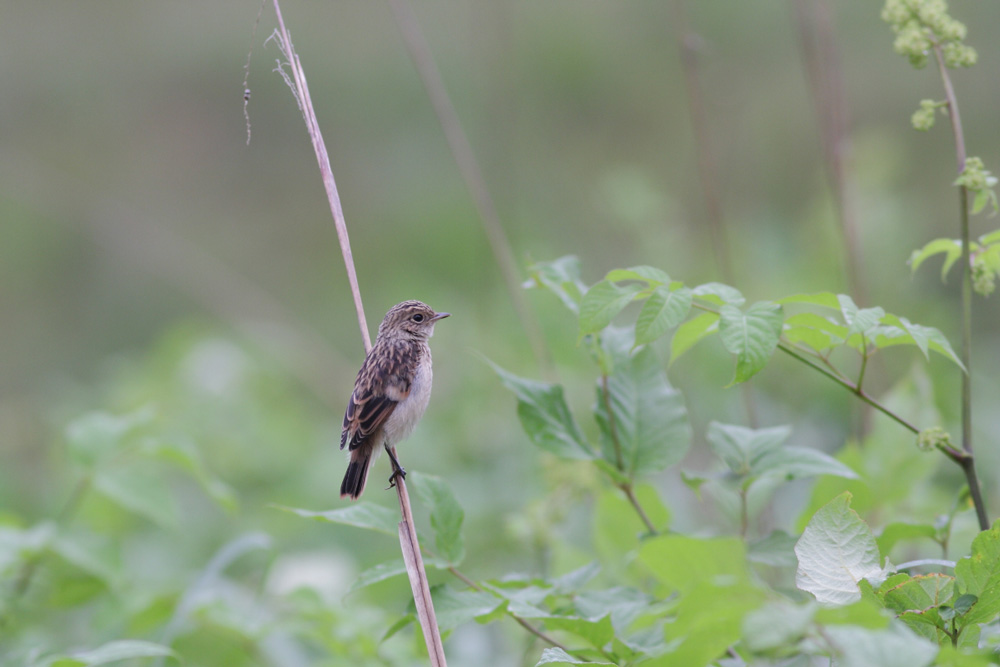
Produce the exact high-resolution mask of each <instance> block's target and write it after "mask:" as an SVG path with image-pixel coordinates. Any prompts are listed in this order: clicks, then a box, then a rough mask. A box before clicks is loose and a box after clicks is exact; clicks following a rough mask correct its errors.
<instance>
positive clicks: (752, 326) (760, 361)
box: [719, 301, 784, 385]
mask: <svg viewBox="0 0 1000 667" xmlns="http://www.w3.org/2000/svg"><path fill="white" fill-rule="evenodd" d="M719 315H720V320H719V337H720V338H721V339H722V344H723V345H724V346H725V348H726V349H727V350H729V351H730V352H732V353H733V354H735V355H736V373H735V375H734V376H733V380H732V382H730V385H733V384H739V383H740V382H745V381H747V380H749V379H750V378H751V377H753V376H754V375H756V374H757V373H758V372H759V371H760V370H761V369H762V368H764V365H765V364H766V363H767V360H768V359H770V358H771V354H773V353H774V350H775V348H776V347H777V346H778V341H779V339H780V337H781V328H782V324H783V323H784V313H783V312H782V310H781V306H779V305H777V304H774V303H770V302H766V301H761V302H758V303H755V304H753V305H752V306H750V307H749V308H748V309H747V310H746V311H745V312H743V311H741V310H740V309H738V308H736V307H734V306H729V305H725V306H722V308H721V309H720V310H719Z"/></svg>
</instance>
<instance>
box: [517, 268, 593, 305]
mask: <svg viewBox="0 0 1000 667" xmlns="http://www.w3.org/2000/svg"><path fill="white" fill-rule="evenodd" d="M529 272H530V274H531V279H530V280H529V281H528V282H527V283H525V287H544V288H546V289H548V290H549V291H550V292H552V293H553V294H555V295H556V296H557V297H559V300H560V301H562V302H563V304H564V305H565V306H566V307H567V308H569V310H570V311H572V312H574V313H578V312H579V311H580V301H581V300H582V299H583V293H584V292H586V291H587V286H586V285H585V284H584V283H583V281H582V280H581V279H580V259H579V258H578V257H575V256H573V255H566V256H565V257H560V258H559V259H554V260H552V261H551V262H539V263H537V264H534V265H532V266H531V267H530V268H529Z"/></svg>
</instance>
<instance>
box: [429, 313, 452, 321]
mask: <svg viewBox="0 0 1000 667" xmlns="http://www.w3.org/2000/svg"><path fill="white" fill-rule="evenodd" d="M446 317H451V313H435V314H434V317H432V318H431V322H437V321H438V320H443V319H444V318H446Z"/></svg>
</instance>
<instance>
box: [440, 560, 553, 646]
mask: <svg viewBox="0 0 1000 667" xmlns="http://www.w3.org/2000/svg"><path fill="white" fill-rule="evenodd" d="M448 571H449V572H451V573H452V574H453V575H455V576H456V577H457V578H458V579H460V580H461V581H462V582H463V583H464V584H465V585H466V586H468V587H469V588H474V589H475V590H477V591H480V592H488V591H486V589H484V588H483V587H482V586H480V585H479V584H477V583H476V582H475V581H473V580H472V579H470V578H469V577H467V576H465V575H464V574H463V573H462V572H461V570H459V569H458V568H456V567H454V566H449V567H448ZM507 615H508V616H510V617H511V618H512V619H514V621H516V622H517V624H518V625H520V626H521V627H522V628H524V629H525V630H527V631H528V632H530V633H531V634H533V635H535V636H536V637H538V638H539V639H541V640H542V641H543V642H545V643H547V644H550V645H552V646H555V647H556V648H561V649H562V650H564V651H566V652H567V653H569V654H571V655H572V653H573V652H572V651H571V650H570V649H568V648H566V646H565V645H563V644H561V643H559V642H558V641H556V640H555V639H553V638H552V637H549V636H548V635H547V634H545V633H544V632H542V631H541V630H539V629H538V628H536V627H535V626H533V625H532V624H531V623H528V622H527V621H526V620H524V619H523V618H521V617H520V616H518V615H517V614H515V613H514V612H512V611H510V610H509V609H508V610H507Z"/></svg>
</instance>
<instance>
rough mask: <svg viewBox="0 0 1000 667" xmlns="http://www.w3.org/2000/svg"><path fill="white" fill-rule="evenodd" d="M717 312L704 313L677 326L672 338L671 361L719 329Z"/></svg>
mask: <svg viewBox="0 0 1000 667" xmlns="http://www.w3.org/2000/svg"><path fill="white" fill-rule="evenodd" d="M718 322H719V315H718V314H717V313H702V314H701V315H698V316H697V317H693V318H691V319H690V320H688V321H687V322H685V323H684V324H682V325H680V326H679V327H677V331H675V332H674V337H673V338H672V339H671V340H670V363H671V364H672V363H674V362H675V361H676V360H677V358H678V357H680V356H681V355H682V354H684V353H685V352H687V351H688V350H690V349H691V348H692V347H694V346H695V345H696V344H697V343H698V342H700V341H701V340H702V339H703V338H705V337H706V336H709V335H711V334H713V333H715V332H716V331H718V327H717V324H718Z"/></svg>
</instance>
